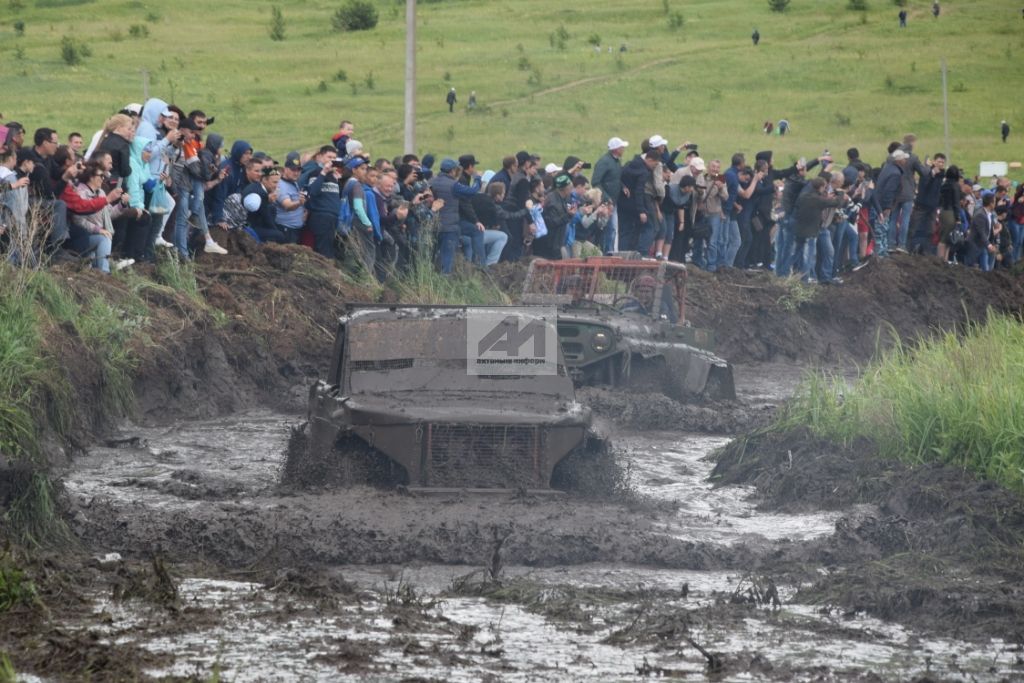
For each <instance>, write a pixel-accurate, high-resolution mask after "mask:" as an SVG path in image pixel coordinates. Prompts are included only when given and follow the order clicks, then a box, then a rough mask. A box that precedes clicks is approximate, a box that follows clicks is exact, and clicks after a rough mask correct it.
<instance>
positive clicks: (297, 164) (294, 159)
mask: <svg viewBox="0 0 1024 683" xmlns="http://www.w3.org/2000/svg"><path fill="white" fill-rule="evenodd" d="M284 167H285V168H290V169H293V170H294V169H299V168H302V157H301V156H299V153H298V152H288V156H286V157H285V158H284Z"/></svg>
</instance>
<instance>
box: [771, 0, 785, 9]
mask: <svg viewBox="0 0 1024 683" xmlns="http://www.w3.org/2000/svg"><path fill="white" fill-rule="evenodd" d="M768 7H769V9H771V11H773V12H785V11H786V9H787V8H788V7H789V0H768Z"/></svg>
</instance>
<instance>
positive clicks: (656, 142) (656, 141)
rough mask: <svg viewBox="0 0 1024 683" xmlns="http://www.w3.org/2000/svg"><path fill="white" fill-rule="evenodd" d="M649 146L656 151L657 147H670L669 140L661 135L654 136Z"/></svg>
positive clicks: (648, 142)
mask: <svg viewBox="0 0 1024 683" xmlns="http://www.w3.org/2000/svg"><path fill="white" fill-rule="evenodd" d="M647 144H648V145H649V146H650V148H651V149H655V148H657V147H668V140H666V139H665V138H663V137H661V136H660V135H652V136H651V139H650V140H648V141H647Z"/></svg>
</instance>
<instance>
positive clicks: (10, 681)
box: [0, 652, 18, 683]
mask: <svg viewBox="0 0 1024 683" xmlns="http://www.w3.org/2000/svg"><path fill="white" fill-rule="evenodd" d="M17 682H18V672H17V671H15V669H14V664H13V663H12V662H11V658H10V657H8V656H7V653H6V652H0V683H17Z"/></svg>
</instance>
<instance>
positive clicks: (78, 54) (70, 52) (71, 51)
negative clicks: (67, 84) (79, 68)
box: [60, 36, 92, 66]
mask: <svg viewBox="0 0 1024 683" xmlns="http://www.w3.org/2000/svg"><path fill="white" fill-rule="evenodd" d="M60 56H61V59H63V60H64V63H65V64H67V65H68V66H75V65H76V64H81V63H82V60H84V59H85V58H86V57H91V56H92V50H90V49H89V46H88V45H86V44H85V43H78V42H77V41H75V39H74V38H71V37H70V36H63V37H61V39H60Z"/></svg>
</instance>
